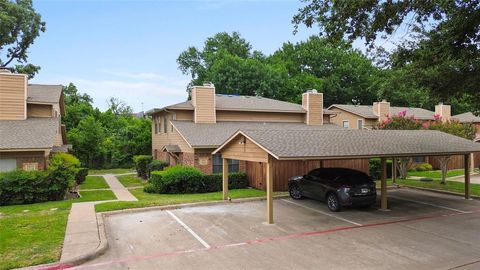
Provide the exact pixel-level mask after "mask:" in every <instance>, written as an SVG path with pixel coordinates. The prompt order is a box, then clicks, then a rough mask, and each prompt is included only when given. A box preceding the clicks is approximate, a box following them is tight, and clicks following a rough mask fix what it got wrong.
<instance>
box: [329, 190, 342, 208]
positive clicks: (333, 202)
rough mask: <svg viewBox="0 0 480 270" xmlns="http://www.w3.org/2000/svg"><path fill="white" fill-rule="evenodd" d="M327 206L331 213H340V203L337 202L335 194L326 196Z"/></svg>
mask: <svg viewBox="0 0 480 270" xmlns="http://www.w3.org/2000/svg"><path fill="white" fill-rule="evenodd" d="M327 206H328V209H329V210H330V211H332V212H338V211H340V208H341V207H340V201H339V200H338V197H337V195H335V193H329V194H328V195H327Z"/></svg>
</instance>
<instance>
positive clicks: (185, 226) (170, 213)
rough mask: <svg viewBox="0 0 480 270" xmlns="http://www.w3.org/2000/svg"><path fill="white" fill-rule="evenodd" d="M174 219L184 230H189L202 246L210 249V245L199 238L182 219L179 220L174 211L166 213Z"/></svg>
mask: <svg viewBox="0 0 480 270" xmlns="http://www.w3.org/2000/svg"><path fill="white" fill-rule="evenodd" d="M166 212H167V213H168V214H169V215H170V216H171V217H172V218H173V219H175V220H176V221H177V222H178V223H179V224H180V225H182V227H183V228H185V230H187V231H188V232H189V233H190V234H191V235H193V237H195V239H197V240H198V242H200V244H202V245H203V246H204V247H206V248H210V245H209V244H208V243H207V242H205V240H203V239H202V238H201V237H200V236H198V234H196V233H195V232H194V231H193V230H192V229H191V228H190V227H188V226H187V224H185V223H184V222H183V221H182V220H181V219H179V218H178V217H177V216H176V215H175V214H174V213H172V211H170V210H167V211H166Z"/></svg>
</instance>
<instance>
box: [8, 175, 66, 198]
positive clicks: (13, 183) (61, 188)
mask: <svg viewBox="0 0 480 270" xmlns="http://www.w3.org/2000/svg"><path fill="white" fill-rule="evenodd" d="M68 186H69V183H68V181H67V179H65V178H59V177H51V173H49V172H48V171H13V172H8V173H3V174H0V205H7V204H23V203H35V202H44V201H51V200H61V199H63V197H64V195H65V192H66V191H67V188H68Z"/></svg>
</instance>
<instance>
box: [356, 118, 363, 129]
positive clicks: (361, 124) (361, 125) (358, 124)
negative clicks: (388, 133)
mask: <svg viewBox="0 0 480 270" xmlns="http://www.w3.org/2000/svg"><path fill="white" fill-rule="evenodd" d="M357 128H358V129H363V119H358V120H357Z"/></svg>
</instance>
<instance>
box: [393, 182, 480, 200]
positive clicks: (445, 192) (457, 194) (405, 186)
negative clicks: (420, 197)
mask: <svg viewBox="0 0 480 270" xmlns="http://www.w3.org/2000/svg"><path fill="white" fill-rule="evenodd" d="M401 187H402V188H410V189H416V190H421V191H430V192H435V193H440V194H446V195H454V196H459V197H464V196H465V194H463V193H458V192H453V191H447V190H438V189H432V188H424V187H415V186H408V185H401ZM470 197H471V198H473V199H480V196H477V195H470Z"/></svg>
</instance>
